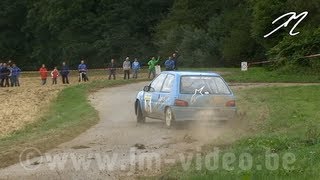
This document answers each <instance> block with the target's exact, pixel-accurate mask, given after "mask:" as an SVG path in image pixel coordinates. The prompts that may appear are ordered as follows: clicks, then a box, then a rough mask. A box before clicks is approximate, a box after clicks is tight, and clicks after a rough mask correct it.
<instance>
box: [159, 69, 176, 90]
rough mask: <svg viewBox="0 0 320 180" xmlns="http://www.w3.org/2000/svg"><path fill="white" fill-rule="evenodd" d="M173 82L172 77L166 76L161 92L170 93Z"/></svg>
mask: <svg viewBox="0 0 320 180" xmlns="http://www.w3.org/2000/svg"><path fill="white" fill-rule="evenodd" d="M173 82H174V75H171V74H168V76H167V78H166V80H165V81H164V84H163V87H162V90H161V92H167V93H168V92H171V90H172V85H173Z"/></svg>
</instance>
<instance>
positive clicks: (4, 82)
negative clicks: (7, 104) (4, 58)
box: [0, 63, 11, 87]
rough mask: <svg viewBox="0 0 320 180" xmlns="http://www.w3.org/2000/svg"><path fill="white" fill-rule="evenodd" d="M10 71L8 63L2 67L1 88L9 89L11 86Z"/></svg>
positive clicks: (0, 72)
mask: <svg viewBox="0 0 320 180" xmlns="http://www.w3.org/2000/svg"><path fill="white" fill-rule="evenodd" d="M10 73H11V72H10V69H9V67H8V66H7V64H6V63H4V64H3V65H2V68H1V71H0V74H1V87H9V86H10V84H9V76H10Z"/></svg>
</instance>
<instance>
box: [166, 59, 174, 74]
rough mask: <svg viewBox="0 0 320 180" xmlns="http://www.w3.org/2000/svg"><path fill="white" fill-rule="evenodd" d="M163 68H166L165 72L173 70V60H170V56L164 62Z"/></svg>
mask: <svg viewBox="0 0 320 180" xmlns="http://www.w3.org/2000/svg"><path fill="white" fill-rule="evenodd" d="M164 66H165V67H166V71H173V70H174V60H172V57H171V56H170V57H169V58H168V59H167V60H166V62H165V63H164Z"/></svg>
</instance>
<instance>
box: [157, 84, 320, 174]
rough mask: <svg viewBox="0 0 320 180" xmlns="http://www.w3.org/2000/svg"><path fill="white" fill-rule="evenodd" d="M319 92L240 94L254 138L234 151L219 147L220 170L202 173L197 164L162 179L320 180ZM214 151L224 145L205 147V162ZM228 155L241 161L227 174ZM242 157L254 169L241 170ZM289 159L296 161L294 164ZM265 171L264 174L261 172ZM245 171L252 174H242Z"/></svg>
mask: <svg viewBox="0 0 320 180" xmlns="http://www.w3.org/2000/svg"><path fill="white" fill-rule="evenodd" d="M319 92H320V86H305V87H298V86H296V87H276V88H275V87H273V88H256V89H247V90H243V91H241V92H237V94H238V96H239V100H238V102H239V103H238V106H239V108H240V112H241V113H242V114H244V116H245V117H244V118H243V119H244V120H245V121H246V123H247V129H248V131H249V136H246V137H242V138H240V140H238V141H236V142H235V143H233V144H231V145H228V146H225V145H224V146H221V147H220V149H221V152H220V153H219V158H220V161H219V163H218V167H219V168H218V169H216V170H211V171H210V170H207V169H206V168H202V169H201V170H197V168H196V162H193V163H192V165H191V168H190V169H188V170H187V171H184V170H183V168H182V166H180V165H177V166H176V167H174V168H172V169H171V170H170V171H169V172H168V173H166V174H164V175H163V176H162V177H161V178H162V179H253V180H254V179H318V178H319V177H320V171H319V169H320V111H319V107H320V96H319ZM213 147H219V144H215V145H209V146H208V147H206V148H205V149H206V150H205V151H204V154H203V156H202V157H203V158H204V157H205V154H207V153H209V152H210V151H212V149H213ZM269 152H270V153H274V154H272V155H275V156H278V157H279V159H278V160H277V159H274V158H273V159H272V158H271V159H269V157H271V156H269V155H270V154H268V153H269ZM226 153H232V154H234V155H235V157H236V160H235V161H234V162H232V163H231V167H234V169H233V170H226V169H225V168H223V164H224V163H225V164H226V162H227V161H222V160H221V159H222V158H223V156H224V155H225V154H226ZM243 153H249V155H250V156H251V157H252V161H251V162H253V163H252V166H241V165H239V159H241V157H242V156H241V154H242V155H243ZM288 153H290V154H288ZM275 156H274V157H275ZM290 157H294V158H295V159H293V161H291V160H292V159H290ZM283 158H284V159H283ZM272 160H275V161H272ZM222 162H224V163H222ZM246 162H248V161H246ZM273 162H276V163H278V165H279V167H276V166H274V164H272V163H273ZM286 163H289V164H288V165H289V166H288V167H289V168H286V167H287V166H286ZM247 165H248V164H247ZM260 165H261V170H259V168H257V167H258V166H260ZM268 165H270V166H268ZM275 165H276V164H275ZM203 167H205V166H204V165H203ZM243 167H252V168H248V169H242V168H243ZM273 168H274V169H273Z"/></svg>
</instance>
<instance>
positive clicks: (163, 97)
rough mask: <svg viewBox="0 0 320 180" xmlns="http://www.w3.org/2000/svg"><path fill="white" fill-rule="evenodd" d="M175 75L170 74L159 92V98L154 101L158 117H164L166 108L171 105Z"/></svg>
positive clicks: (155, 112)
mask: <svg viewBox="0 0 320 180" xmlns="http://www.w3.org/2000/svg"><path fill="white" fill-rule="evenodd" d="M174 81H175V76H174V75H172V74H168V75H167V77H166V79H165V80H164V83H163V85H162V88H161V90H160V92H159V93H158V99H157V101H155V103H154V114H155V116H156V117H157V118H160V119H162V118H163V115H164V108H165V107H166V106H170V100H171V95H172V93H173V92H172V89H173V84H174Z"/></svg>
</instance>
